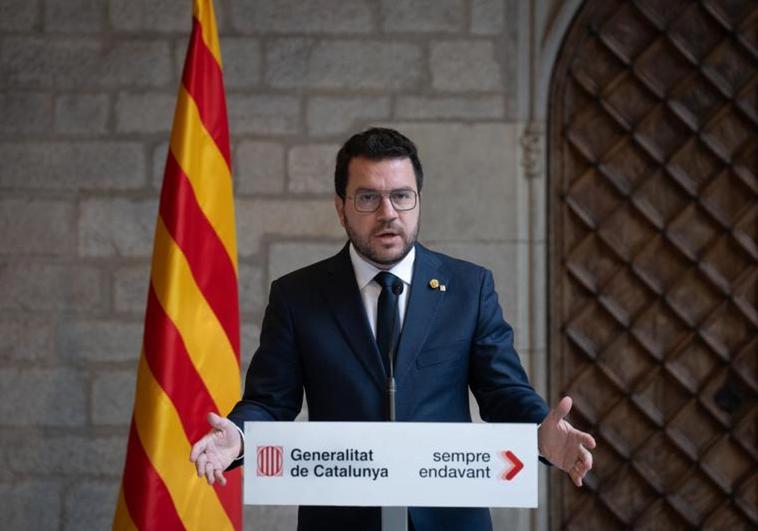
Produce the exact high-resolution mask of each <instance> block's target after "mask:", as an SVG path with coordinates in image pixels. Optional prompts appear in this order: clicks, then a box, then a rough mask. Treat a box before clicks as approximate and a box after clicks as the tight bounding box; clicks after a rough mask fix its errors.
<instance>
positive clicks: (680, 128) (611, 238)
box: [549, 0, 758, 530]
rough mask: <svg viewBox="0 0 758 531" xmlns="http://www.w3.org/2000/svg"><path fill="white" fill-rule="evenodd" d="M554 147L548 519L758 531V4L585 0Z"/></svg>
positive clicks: (555, 91) (557, 101)
mask: <svg viewBox="0 0 758 531" xmlns="http://www.w3.org/2000/svg"><path fill="white" fill-rule="evenodd" d="M549 150H550V151H549V169H550V173H549V175H550V207H549V212H550V235H549V238H550V249H551V255H550V275H551V278H550V286H551V290H550V333H551V345H550V348H551V350H550V359H551V367H550V389H551V398H552V399H553V400H555V399H556V398H558V397H559V396H561V395H563V394H566V393H568V394H570V395H571V396H572V397H573V398H574V403H575V409H574V411H572V414H571V420H572V421H573V422H574V423H575V424H577V425H579V426H580V427H582V428H585V429H587V430H589V431H591V432H592V433H594V434H595V436H596V438H597V442H598V448H597V451H596V453H595V456H596V457H595V468H594V470H593V471H592V472H591V474H590V477H589V478H588V480H587V485H586V486H585V488H583V489H577V488H574V487H573V486H572V485H571V483H570V482H569V481H568V479H567V478H566V477H565V476H564V475H562V474H559V473H556V472H555V471H553V472H552V474H553V476H551V500H553V502H552V506H551V524H552V527H553V528H554V529H581V530H585V529H598V530H610V529H625V528H634V529H661V530H676V529H695V528H697V529H723V530H738V529H756V528H758V450H757V449H756V446H757V441H758V432H757V430H756V426H757V425H758V403H757V401H756V397H757V396H758V374H757V371H758V363H757V359H758V297H757V296H758V265H757V264H758V245H757V239H758V2H757V1H755V0H702V1H694V0H688V1H681V0H637V1H631V0H629V1H624V0H591V1H587V2H585V4H584V5H583V6H582V8H581V9H580V10H579V12H578V14H577V16H576V19H575V20H574V22H573V23H572V27H571V29H570V31H569V33H568V35H567V37H566V40H565V42H564V44H563V48H562V51H561V53H560V56H559V60H558V62H557V63H556V67H555V70H554V74H553V81H552V87H551V108H550V124H549Z"/></svg>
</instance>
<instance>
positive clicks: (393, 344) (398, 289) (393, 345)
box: [387, 279, 405, 422]
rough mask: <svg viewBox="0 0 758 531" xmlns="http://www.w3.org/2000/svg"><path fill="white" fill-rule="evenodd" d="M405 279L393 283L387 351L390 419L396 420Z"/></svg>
mask: <svg viewBox="0 0 758 531" xmlns="http://www.w3.org/2000/svg"><path fill="white" fill-rule="evenodd" d="M404 287H405V286H404V285H403V281H402V280H400V279H397V280H396V281H395V282H394V283H393V284H392V293H393V294H394V295H395V311H394V312H393V313H392V335H391V336H390V337H391V338H392V339H391V340H390V348H389V349H388V352H387V357H388V358H389V364H390V367H389V369H390V371H389V372H390V375H389V377H388V378H387V402H388V405H389V421H390V422H395V421H396V420H397V415H396V412H395V392H396V388H395V350H396V349H397V336H398V334H397V326H398V322H397V321H398V314H399V313H400V295H401V294H402V293H403V288H404Z"/></svg>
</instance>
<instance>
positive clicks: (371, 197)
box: [355, 190, 416, 212]
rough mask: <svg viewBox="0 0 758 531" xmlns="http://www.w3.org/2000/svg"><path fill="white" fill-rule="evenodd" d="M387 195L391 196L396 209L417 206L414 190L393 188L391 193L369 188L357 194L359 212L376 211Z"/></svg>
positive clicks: (408, 208)
mask: <svg viewBox="0 0 758 531" xmlns="http://www.w3.org/2000/svg"><path fill="white" fill-rule="evenodd" d="M385 195H388V196H389V198H390V202H391V203H392V207H393V208H394V209H395V210H412V209H413V208H414V207H415V206H416V192H415V191H413V190H393V191H392V192H390V193H389V194H383V193H381V192H375V191H371V190H368V191H365V192H358V193H356V194H355V209H356V210H357V211H358V212H376V211H377V210H378V209H379V205H380V204H381V202H382V197H384V196H385Z"/></svg>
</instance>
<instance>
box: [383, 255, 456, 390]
mask: <svg viewBox="0 0 758 531" xmlns="http://www.w3.org/2000/svg"><path fill="white" fill-rule="evenodd" d="M434 278H436V279H437V280H438V281H439V282H440V283H442V284H446V283H447V278H446V276H445V272H444V271H443V270H442V268H441V264H440V261H439V259H437V258H436V257H435V256H434V255H433V254H432V253H430V252H429V251H428V250H426V249H425V248H424V247H423V246H421V245H420V244H417V245H416V261H415V263H414V264H413V282H412V283H411V293H410V296H409V297H408V306H407V308H406V310H405V320H404V321H403V331H402V334H401V335H400V344H399V345H398V349H397V358H396V359H397V370H396V371H395V372H396V376H397V380H398V382H399V381H400V380H401V379H402V378H403V377H404V376H405V375H406V374H407V373H408V370H409V369H410V367H411V365H412V364H413V362H414V361H416V356H418V353H419V352H420V351H421V347H422V346H423V344H424V342H425V341H426V338H427V336H428V335H429V330H430V329H431V325H432V322H433V321H434V317H435V315H436V314H437V310H438V308H439V305H440V302H442V297H443V296H444V292H442V291H440V290H439V289H432V288H431V287H430V286H429V281H430V280H432V279H434Z"/></svg>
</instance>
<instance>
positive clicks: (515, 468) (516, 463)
mask: <svg viewBox="0 0 758 531" xmlns="http://www.w3.org/2000/svg"><path fill="white" fill-rule="evenodd" d="M500 455H501V456H502V458H503V460H505V462H506V463H507V464H508V465H510V466H509V467H508V468H507V469H506V471H505V472H503V475H502V476H500V479H505V480H507V481H510V480H512V479H513V478H515V477H516V474H518V473H519V472H521V469H522V468H524V463H522V462H521V459H519V458H518V457H516V454H514V453H513V452H511V451H510V450H506V451H505V452H500Z"/></svg>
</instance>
